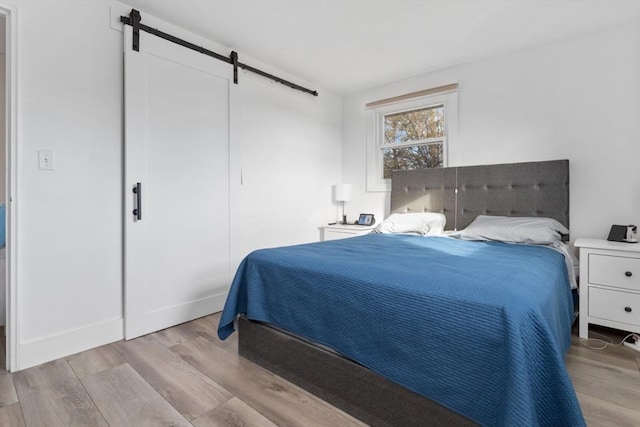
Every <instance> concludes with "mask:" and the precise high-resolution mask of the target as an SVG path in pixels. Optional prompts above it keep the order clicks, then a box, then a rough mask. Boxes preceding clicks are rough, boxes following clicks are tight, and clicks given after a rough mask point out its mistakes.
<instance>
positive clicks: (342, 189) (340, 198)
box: [336, 184, 351, 224]
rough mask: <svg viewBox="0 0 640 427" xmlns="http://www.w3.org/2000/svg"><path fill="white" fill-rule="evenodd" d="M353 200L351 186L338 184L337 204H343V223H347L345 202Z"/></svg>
mask: <svg viewBox="0 0 640 427" xmlns="http://www.w3.org/2000/svg"><path fill="white" fill-rule="evenodd" d="M349 200H351V184H336V202H342V223H343V224H346V223H347V216H346V215H345V214H344V202H348V201H349Z"/></svg>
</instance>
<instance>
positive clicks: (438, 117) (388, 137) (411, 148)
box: [380, 105, 445, 179]
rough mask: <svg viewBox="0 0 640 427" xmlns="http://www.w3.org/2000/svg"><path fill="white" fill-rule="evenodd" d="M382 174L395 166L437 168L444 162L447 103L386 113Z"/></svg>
mask: <svg viewBox="0 0 640 427" xmlns="http://www.w3.org/2000/svg"><path fill="white" fill-rule="evenodd" d="M383 128H384V129H383V135H384V141H383V142H382V144H381V147H380V149H381V150H382V154H383V178H384V179H389V178H391V172H392V171H393V170H410V169H426V168H438V167H442V166H444V142H445V123H444V106H443V105H435V106H430V107H425V108H417V109H414V110H409V111H401V112H395V113H391V114H385V115H384V120H383Z"/></svg>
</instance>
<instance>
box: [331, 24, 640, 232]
mask: <svg viewBox="0 0 640 427" xmlns="http://www.w3.org/2000/svg"><path fill="white" fill-rule="evenodd" d="M425 54H428V51H426V52H425ZM450 82H458V83H459V84H460V88H459V97H458V102H459V110H458V111H459V115H458V139H457V141H455V144H456V147H455V148H456V149H455V152H456V153H457V158H454V159H452V160H451V163H450V165H451V166H453V165H460V166H464V165H474V164H492V163H510V162H524V161H539V160H553V159H563V158H567V159H569V160H570V173H571V175H570V180H571V200H570V203H571V207H570V209H571V218H570V221H571V231H572V238H577V237H580V236H582V237H606V235H607V233H608V231H609V227H610V225H611V224H613V223H616V224H628V223H635V224H638V223H640V169H639V164H640V120H639V119H638V118H639V117H640V26H639V25H638V22H637V21H633V22H629V23H628V24H625V25H619V26H617V27H615V28H610V29H607V30H604V31H599V32H596V33H591V34H587V35H584V36H581V37H577V38H573V39H570V40H565V41H561V42H556V43H550V44H546V45H541V46H538V47H535V48H531V49H527V50H524V51H520V52H516V53H512V54H509V55H504V56H500V57H495V58H491V59H487V60H483V61H478V62H473V63H468V64H463V65H459V66H454V67H451V68H447V69H443V70H439V71H435V72H431V73H427V74H424V75H421V76H418V77H415V78H411V79H406V80H402V81H399V82H395V83H392V84H388V85H385V86H381V87H377V88H374V89H371V90H366V91H363V92H360V93H356V94H353V95H350V96H348V97H345V99H344V103H343V177H344V181H345V182H352V183H353V184H354V197H353V198H354V200H353V201H352V202H351V205H352V206H358V207H359V210H361V211H371V212H373V213H375V214H376V215H381V216H382V215H383V214H388V211H389V195H388V193H373V192H370V193H367V192H365V178H366V169H365V167H366V161H365V160H366V159H365V154H366V131H367V129H366V112H365V109H364V104H365V103H366V102H370V101H374V100H378V99H383V98H387V97H390V96H394V95H400V94H404V93H409V92H413V91H417V90H421V89H426V88H430V87H435V86H439V85H441V84H443V83H450Z"/></svg>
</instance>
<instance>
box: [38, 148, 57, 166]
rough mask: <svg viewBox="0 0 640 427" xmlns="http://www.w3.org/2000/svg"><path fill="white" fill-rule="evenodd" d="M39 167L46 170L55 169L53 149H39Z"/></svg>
mask: <svg viewBox="0 0 640 427" xmlns="http://www.w3.org/2000/svg"><path fill="white" fill-rule="evenodd" d="M38 169H40V170H44V171H52V170H54V165H53V150H38Z"/></svg>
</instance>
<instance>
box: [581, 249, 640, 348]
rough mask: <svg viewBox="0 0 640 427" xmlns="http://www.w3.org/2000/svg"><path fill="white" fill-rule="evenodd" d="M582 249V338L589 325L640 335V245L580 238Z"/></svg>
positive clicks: (586, 332)
mask: <svg viewBox="0 0 640 427" xmlns="http://www.w3.org/2000/svg"><path fill="white" fill-rule="evenodd" d="M574 245H575V246H576V247H577V248H580V338H588V335H589V323H594V324H597V325H602V326H607V327H610V328H615V329H621V330H623V331H629V332H640V244H639V243H620V242H609V241H607V240H602V239H577V240H576V241H575V244H574Z"/></svg>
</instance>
